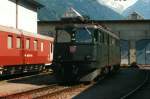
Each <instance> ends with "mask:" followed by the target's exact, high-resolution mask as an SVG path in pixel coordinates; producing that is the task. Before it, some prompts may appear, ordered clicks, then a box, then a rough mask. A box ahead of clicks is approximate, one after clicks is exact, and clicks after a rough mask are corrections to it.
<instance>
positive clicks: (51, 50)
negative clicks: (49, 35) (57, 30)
mask: <svg viewBox="0 0 150 99" xmlns="http://www.w3.org/2000/svg"><path fill="white" fill-rule="evenodd" d="M52 60H53V43H52V42H50V62H52Z"/></svg>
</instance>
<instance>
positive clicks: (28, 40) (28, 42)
mask: <svg viewBox="0 0 150 99" xmlns="http://www.w3.org/2000/svg"><path fill="white" fill-rule="evenodd" d="M26 49H30V39H26Z"/></svg>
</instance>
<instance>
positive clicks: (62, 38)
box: [57, 28, 93, 43]
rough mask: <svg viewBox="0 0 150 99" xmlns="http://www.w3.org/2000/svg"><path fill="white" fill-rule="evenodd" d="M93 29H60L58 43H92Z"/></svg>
mask: <svg viewBox="0 0 150 99" xmlns="http://www.w3.org/2000/svg"><path fill="white" fill-rule="evenodd" d="M92 32H93V29H88V28H75V29H73V28H72V29H59V30H58V31H57V42H58V43H67V42H72V41H73V42H77V43H91V42H92Z"/></svg>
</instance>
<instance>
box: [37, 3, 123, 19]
mask: <svg viewBox="0 0 150 99" xmlns="http://www.w3.org/2000/svg"><path fill="white" fill-rule="evenodd" d="M36 1H38V2H39V3H41V4H43V5H44V6H45V7H43V8H41V9H40V10H39V11H38V15H39V16H38V17H39V20H59V19H60V17H62V16H63V14H64V13H65V11H66V10H67V9H68V8H69V7H73V8H74V9H76V10H77V11H78V12H79V13H81V15H86V16H89V17H90V18H91V19H93V20H119V19H123V16H122V15H120V14H118V13H117V12H115V11H114V10H112V9H110V8H108V7H107V6H104V5H102V4H100V3H99V2H98V1H97V0H36Z"/></svg>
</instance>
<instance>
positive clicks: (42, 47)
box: [41, 42, 44, 52]
mask: <svg viewBox="0 0 150 99" xmlns="http://www.w3.org/2000/svg"><path fill="white" fill-rule="evenodd" d="M43 50H44V43H43V42H41V52H43Z"/></svg>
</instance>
